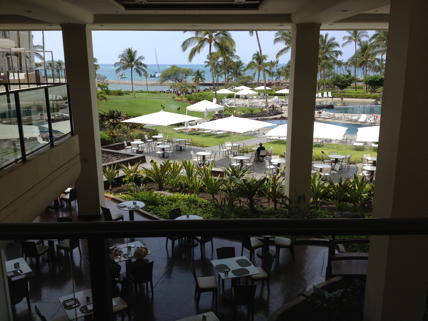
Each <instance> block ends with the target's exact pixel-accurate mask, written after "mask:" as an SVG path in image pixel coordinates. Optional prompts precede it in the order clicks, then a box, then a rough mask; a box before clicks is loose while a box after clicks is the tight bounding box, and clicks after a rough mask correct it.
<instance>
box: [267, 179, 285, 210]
mask: <svg viewBox="0 0 428 321" xmlns="http://www.w3.org/2000/svg"><path fill="white" fill-rule="evenodd" d="M263 190H264V193H265V195H266V197H267V198H268V199H269V200H270V201H271V202H272V203H273V207H274V209H275V210H277V209H278V204H279V202H280V200H281V199H282V198H284V196H285V193H284V179H283V178H282V176H281V174H280V173H276V174H274V175H272V176H271V177H270V178H268V179H267V180H266V186H265V188H264V189H263Z"/></svg>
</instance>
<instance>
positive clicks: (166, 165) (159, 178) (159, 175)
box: [143, 160, 171, 191]
mask: <svg viewBox="0 0 428 321" xmlns="http://www.w3.org/2000/svg"><path fill="white" fill-rule="evenodd" d="M150 165H151V167H150V168H144V169H143V173H144V174H145V175H146V177H147V178H148V179H150V180H151V181H152V182H154V183H156V184H157V185H158V190H160V191H162V190H163V189H164V187H165V183H166V182H167V181H168V174H169V170H170V168H171V163H170V161H165V162H163V163H162V164H160V165H159V164H158V162H155V161H154V160H151V161H150Z"/></svg>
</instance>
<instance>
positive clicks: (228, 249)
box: [215, 246, 235, 259]
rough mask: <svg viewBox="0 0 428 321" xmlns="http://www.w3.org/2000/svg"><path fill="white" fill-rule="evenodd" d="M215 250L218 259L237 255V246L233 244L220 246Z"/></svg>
mask: <svg viewBox="0 0 428 321" xmlns="http://www.w3.org/2000/svg"><path fill="white" fill-rule="evenodd" d="M215 251H216V253H217V258H218V259H227V258H229V257H234V256H235V248H234V247H233V246H224V247H219V248H217V249H216V250H215Z"/></svg>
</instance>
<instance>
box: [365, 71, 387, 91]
mask: <svg viewBox="0 0 428 321" xmlns="http://www.w3.org/2000/svg"><path fill="white" fill-rule="evenodd" d="M383 80H384V78H383V76H380V75H371V76H366V77H365V78H364V83H365V84H366V85H367V86H368V87H369V91H370V92H371V93H374V92H376V90H377V89H379V88H380V87H383Z"/></svg>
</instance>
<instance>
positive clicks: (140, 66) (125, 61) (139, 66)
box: [114, 48, 147, 97]
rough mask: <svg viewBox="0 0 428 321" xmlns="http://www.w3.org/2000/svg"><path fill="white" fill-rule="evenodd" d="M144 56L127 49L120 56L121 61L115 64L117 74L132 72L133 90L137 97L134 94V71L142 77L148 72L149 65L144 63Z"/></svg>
mask: <svg viewBox="0 0 428 321" xmlns="http://www.w3.org/2000/svg"><path fill="white" fill-rule="evenodd" d="M143 60H144V56H138V55H137V50H134V49H132V48H126V49H125V50H124V51H123V52H122V53H121V54H120V55H119V61H118V62H116V63H115V64H114V66H115V67H116V73H118V72H120V71H125V70H128V69H130V70H131V89H132V93H133V94H134V97H135V92H134V71H135V73H136V74H137V75H139V76H140V77H141V76H142V75H143V74H144V73H145V72H147V65H146V64H145V63H143Z"/></svg>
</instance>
